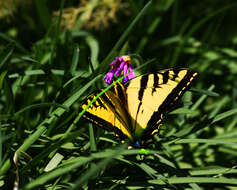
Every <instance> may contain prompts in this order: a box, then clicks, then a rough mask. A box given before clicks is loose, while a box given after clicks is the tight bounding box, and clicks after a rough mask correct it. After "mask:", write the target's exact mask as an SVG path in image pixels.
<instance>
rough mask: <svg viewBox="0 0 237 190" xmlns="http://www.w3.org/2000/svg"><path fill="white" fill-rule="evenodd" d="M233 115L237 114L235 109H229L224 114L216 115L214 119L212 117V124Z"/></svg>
mask: <svg viewBox="0 0 237 190" xmlns="http://www.w3.org/2000/svg"><path fill="white" fill-rule="evenodd" d="M235 114H237V108H234V109H231V110H229V111H226V112H224V113H221V114H218V115H217V116H216V117H214V119H213V121H212V123H215V122H217V121H220V120H222V119H224V118H226V117H230V116H232V115H235Z"/></svg>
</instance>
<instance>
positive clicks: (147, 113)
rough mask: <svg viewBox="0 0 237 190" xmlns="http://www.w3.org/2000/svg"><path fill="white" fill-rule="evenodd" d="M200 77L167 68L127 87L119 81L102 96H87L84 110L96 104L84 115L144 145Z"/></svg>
mask: <svg viewBox="0 0 237 190" xmlns="http://www.w3.org/2000/svg"><path fill="white" fill-rule="evenodd" d="M197 77H198V73H197V72H195V71H191V70H189V69H166V70H162V71H159V72H157V73H150V74H145V75H142V76H139V77H136V78H134V79H132V80H130V81H128V82H127V83H126V84H122V83H120V82H118V83H116V84H115V85H114V86H113V87H112V88H110V89H109V90H107V91H105V92H104V93H103V94H102V95H101V96H99V97H98V94H99V93H101V92H102V90H100V91H97V92H94V93H93V94H91V95H90V96H89V97H87V98H86V100H85V102H84V103H83V104H82V106H81V108H82V109H86V108H87V106H88V105H89V104H91V103H92V101H93V100H94V102H93V103H92V104H91V106H90V107H89V108H88V109H87V110H86V111H85V114H84V115H83V116H84V117H85V118H86V119H88V120H89V121H91V122H92V123H94V124H96V125H98V126H99V127H101V128H104V129H106V130H109V131H113V132H114V133H115V135H116V136H118V137H119V138H120V139H125V138H128V139H129V140H130V142H131V143H132V144H134V145H135V146H136V144H137V145H138V144H139V145H140V144H143V142H146V141H147V140H149V139H151V138H152V136H153V135H154V134H155V133H157V132H158V130H159V126H160V125H161V123H162V118H163V115H164V114H165V113H167V112H168V111H170V108H172V107H173V105H175V104H176V102H177V101H178V100H179V99H180V97H181V96H182V95H183V93H184V92H185V91H186V90H187V89H188V88H190V86H191V84H192V83H193V81H194V80H195V79H196V78H197ZM96 97H97V99H96V100H95V98H96Z"/></svg>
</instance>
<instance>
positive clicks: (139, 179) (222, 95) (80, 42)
mask: <svg viewBox="0 0 237 190" xmlns="http://www.w3.org/2000/svg"><path fill="white" fill-rule="evenodd" d="M16 2H17V1H16ZM83 2H84V3H88V4H85V5H87V6H85V7H90V6H89V5H90V3H93V10H98V9H96V5H97V4H96V1H92V0H91V1H87V2H86V1H83ZM104 2H107V3H109V2H110V1H103V3H104ZM111 2H112V1H111ZM118 2H120V1H118ZM121 2H123V3H121V5H125V4H126V8H124V9H126V11H127V12H128V13H129V14H119V13H123V12H122V11H117V14H116V19H115V18H114V20H116V23H114V22H111V23H110V22H108V24H109V26H108V27H107V28H104V27H102V26H101V28H100V27H99V28H100V30H96V29H95V28H89V27H87V28H85V27H83V26H85V25H86V24H87V23H86V22H90V21H91V19H84V20H83V19H82V16H83V15H81V14H79V15H78V20H77V22H76V23H75V26H74V27H73V28H72V29H70V30H66V29H64V28H62V25H61V23H62V22H63V20H62V19H63V18H64V15H63V14H64V8H70V7H73V6H75V5H76V4H77V1H64V0H61V1H57V3H55V2H54V1H45V0H44V1H41V0H37V1H29V3H28V4H20V3H19V4H17V5H16V6H14V13H12V17H3V21H1V24H0V26H1V32H0V41H1V44H0V189H13V186H14V182H16V184H17V183H19V189H49V190H52V189H67V188H68V189H80V188H83V189H198V190H199V189H230V190H231V189H236V186H237V162H236V160H237V159H236V158H237V153H236V151H237V140H236V139H237V128H236V124H237V117H236V114H237V80H236V79H237V61H236V57H237V51H236V45H237V33H236V32H237V27H236V23H235V20H234V19H233V18H236V16H237V12H236V8H237V3H236V2H235V1H233V0H231V1H228V3H227V2H225V1H221V0H217V1H215V2H213V1H208V0H204V1H172V0H171V1H166V0H158V1H153V2H151V1H126V2H124V1H121ZM113 3H115V1H113ZM124 3H125V4H124ZM100 6H101V4H100ZM111 6H112V4H110V7H111ZM116 6H117V4H116ZM120 8H121V7H120ZM0 9H1V10H2V7H0ZM56 10H59V14H58V17H53V12H55V11H56ZM103 10H105V9H103ZM119 10H121V9H119ZM87 14H88V12H87ZM91 14H93V11H92V12H91ZM84 15H85V14H84ZM95 17H96V15H93V16H92V17H91V18H95ZM98 19H99V18H97V20H98ZM102 19H103V18H102ZM107 20H110V19H107ZM79 22H80V24H78V23H79ZM82 22H83V23H82ZM9 23H10V24H9ZM64 24H65V23H64ZM89 25H90V24H88V26H89ZM97 26H98V25H97ZM121 54H130V55H131V56H132V57H133V67H134V69H135V71H136V73H137V74H144V73H146V72H154V71H156V70H157V71H158V70H160V69H165V68H170V67H187V68H190V69H193V70H195V71H198V72H199V73H200V78H199V79H198V81H197V83H196V84H195V85H194V88H193V89H191V92H186V93H185V96H184V97H183V100H182V101H181V102H180V105H179V108H178V109H175V110H174V111H173V112H171V113H170V114H168V115H167V116H166V118H165V121H164V124H163V126H162V127H161V130H160V133H159V135H157V136H156V137H155V139H154V143H152V144H151V145H150V146H149V147H148V148H147V149H145V150H143V149H131V150H128V149H127V147H128V144H127V143H124V144H122V143H120V142H119V141H118V139H116V138H115V137H114V135H113V134H112V133H109V132H107V131H104V130H102V129H99V128H97V127H94V126H91V125H89V124H88V123H87V121H84V120H83V119H82V118H81V116H82V113H81V114H80V112H79V106H80V104H81V102H82V101H83V99H84V98H85V97H86V96H88V95H89V94H90V93H92V92H93V91H94V90H96V89H98V88H103V87H104V82H103V76H104V75H105V73H106V72H108V70H107V69H108V67H109V66H108V65H109V63H110V61H112V60H113V59H114V56H118V55H121ZM143 60H145V61H143ZM182 103H183V105H182ZM13 158H14V161H13ZM18 175H19V179H18ZM15 186H17V185H15Z"/></svg>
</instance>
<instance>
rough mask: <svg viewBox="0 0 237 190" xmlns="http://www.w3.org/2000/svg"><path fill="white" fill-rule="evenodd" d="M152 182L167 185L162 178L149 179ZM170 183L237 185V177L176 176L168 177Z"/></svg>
mask: <svg viewBox="0 0 237 190" xmlns="http://www.w3.org/2000/svg"><path fill="white" fill-rule="evenodd" d="M148 182H149V183H151V184H157V185H165V183H164V182H163V181H162V180H160V179H156V180H148ZM168 183H169V184H185V183H208V184H210V183H216V184H218V183H220V184H229V185H237V180H236V179H233V178H232V179H231V178H224V177H217V178H214V177H175V178H169V179H168Z"/></svg>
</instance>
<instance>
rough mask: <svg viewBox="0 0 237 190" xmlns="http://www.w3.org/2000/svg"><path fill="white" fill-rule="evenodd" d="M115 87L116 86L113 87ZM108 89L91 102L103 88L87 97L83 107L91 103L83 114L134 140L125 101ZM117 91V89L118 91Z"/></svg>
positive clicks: (109, 129) (90, 119) (94, 121)
mask: <svg viewBox="0 0 237 190" xmlns="http://www.w3.org/2000/svg"><path fill="white" fill-rule="evenodd" d="M113 89H114V88H113ZM113 89H111V90H107V91H106V92H105V93H103V94H102V95H100V96H99V97H98V98H97V99H96V100H95V101H94V102H93V103H91V102H92V101H93V100H94V99H95V98H96V97H97V96H98V94H99V93H101V92H102V90H100V91H98V92H95V93H93V94H91V95H90V96H89V97H87V98H86V100H85V102H84V103H83V104H82V106H81V108H82V109H86V107H87V105H89V104H91V105H90V107H89V108H88V109H87V110H86V112H85V113H84V114H83V116H84V117H85V118H86V119H88V120H89V121H90V122H92V123H94V124H96V125H98V126H99V127H101V128H104V129H106V130H108V131H113V132H114V133H115V135H116V136H119V138H120V139H124V138H129V139H130V140H132V135H131V129H130V126H131V125H129V119H128V113H127V110H126V109H125V107H123V105H124V103H123V102H121V100H120V99H119V98H118V97H117V95H116V94H115V93H114V92H113V91H114V90H113ZM116 93H117V91H116Z"/></svg>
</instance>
